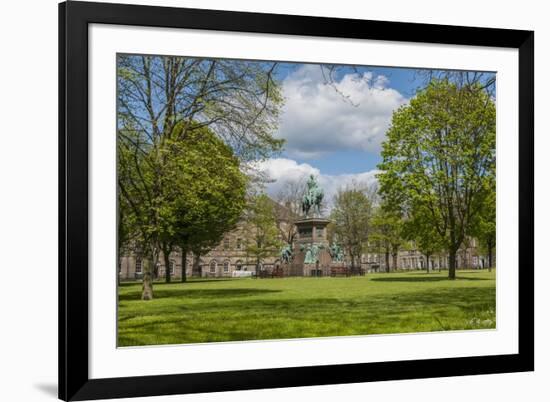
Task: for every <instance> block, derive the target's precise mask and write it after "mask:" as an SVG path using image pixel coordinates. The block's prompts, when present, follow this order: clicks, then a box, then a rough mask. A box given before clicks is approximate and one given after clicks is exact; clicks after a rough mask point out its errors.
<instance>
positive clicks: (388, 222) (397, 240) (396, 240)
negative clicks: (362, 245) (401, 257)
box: [371, 204, 403, 272]
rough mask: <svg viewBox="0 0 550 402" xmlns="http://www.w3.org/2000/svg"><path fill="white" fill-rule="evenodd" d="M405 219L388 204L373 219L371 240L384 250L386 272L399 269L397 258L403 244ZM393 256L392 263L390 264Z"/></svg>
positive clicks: (375, 213)
mask: <svg viewBox="0 0 550 402" xmlns="http://www.w3.org/2000/svg"><path fill="white" fill-rule="evenodd" d="M402 232H403V217H402V215H401V214H400V213H399V212H398V211H396V210H395V209H394V208H390V207H389V206H388V205H387V204H385V205H382V206H379V207H378V208H376V210H375V211H374V214H373V218H372V235H371V240H372V241H373V242H375V243H377V245H378V246H379V247H378V248H379V249H382V251H383V253H384V258H385V262H386V272H390V270H391V269H393V270H396V269H397V256H398V253H399V248H400V247H401V245H402V244H403V233H402ZM390 256H391V263H390Z"/></svg>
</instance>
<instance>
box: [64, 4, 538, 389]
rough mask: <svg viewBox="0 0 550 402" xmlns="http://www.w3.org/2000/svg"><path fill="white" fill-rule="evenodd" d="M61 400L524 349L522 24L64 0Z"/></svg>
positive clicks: (298, 380)
mask: <svg viewBox="0 0 550 402" xmlns="http://www.w3.org/2000/svg"><path fill="white" fill-rule="evenodd" d="M59 41H60V42H59V57H60V59H59V94H60V97H59V99H60V104H59V126H60V133H59V149H60V153H59V154H60V162H59V171H60V173H59V180H60V187H59V199H60V201H59V208H60V214H59V216H60V222H59V229H60V230H59V232H60V242H59V243H60V250H59V292H60V295H59V397H60V398H61V399H63V400H86V399H100V398H119V397H132V396H152V395H167V394H178V393H196V392H213V391H224V390H239V389H253V388H274V387H290V386H304V385H318V384H335V383H350V382H364V381H381V380H395V379H410V378H426V377H443V376H457V375H472V374H486V373H504V372H514V371H531V370H533V369H534V332H533V331H534V314H533V301H534V299H533V287H534V259H533V256H534V253H533V205H534V202H533V194H534V189H533V186H534V185H533V137H534V133H533V130H534V128H533V116H534V104H533V102H534V81H533V80H534V67H533V60H534V47H533V43H534V33H533V32H531V31H517V30H508V29H488V28H473V27H458V26H441V25H427V24H412V23H397V22H382V21H362V20H349V19H335V18H319V17H308V16H290V15H273V14H255V13H241V12H229V11H213V10H198V9H180V8H165V7H151V6H137V5H119V4H105V3H88V2H85V3H84V2H76V1H70V2H66V3H62V4H60V5H59Z"/></svg>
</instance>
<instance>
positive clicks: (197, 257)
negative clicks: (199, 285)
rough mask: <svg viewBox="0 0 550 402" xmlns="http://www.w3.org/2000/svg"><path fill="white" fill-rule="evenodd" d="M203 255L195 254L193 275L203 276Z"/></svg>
mask: <svg viewBox="0 0 550 402" xmlns="http://www.w3.org/2000/svg"><path fill="white" fill-rule="evenodd" d="M200 261H201V255H200V253H193V273H192V275H197V276H199V277H200V276H201V275H202V273H201V262H200Z"/></svg>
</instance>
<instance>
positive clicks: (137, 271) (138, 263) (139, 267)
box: [136, 259, 141, 274]
mask: <svg viewBox="0 0 550 402" xmlns="http://www.w3.org/2000/svg"><path fill="white" fill-rule="evenodd" d="M136 274H141V260H140V259H137V260H136Z"/></svg>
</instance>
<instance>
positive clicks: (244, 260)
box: [119, 223, 281, 281]
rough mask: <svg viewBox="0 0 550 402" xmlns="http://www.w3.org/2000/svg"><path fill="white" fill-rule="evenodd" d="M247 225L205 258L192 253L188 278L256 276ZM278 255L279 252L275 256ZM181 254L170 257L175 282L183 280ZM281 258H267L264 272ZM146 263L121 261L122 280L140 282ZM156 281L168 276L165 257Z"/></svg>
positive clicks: (132, 257) (132, 258)
mask: <svg viewBox="0 0 550 402" xmlns="http://www.w3.org/2000/svg"><path fill="white" fill-rule="evenodd" d="M245 230H246V229H245V225H244V224H243V223H240V224H238V225H237V227H236V228H235V229H234V230H233V231H231V232H229V233H227V234H226V235H225V237H224V238H223V239H222V241H221V242H220V243H219V244H218V245H217V246H216V247H214V248H213V249H212V250H210V251H209V252H208V253H206V254H205V255H202V256H198V257H196V256H194V255H193V254H192V253H188V255H187V269H186V275H187V276H188V277H190V276H201V277H231V276H236V275H237V274H233V273H234V272H235V271H239V273H242V276H246V275H247V274H246V273H248V272H250V275H255V274H256V261H255V260H254V258H253V257H252V256H250V255H247V252H246V247H245V241H246V232H245ZM274 254H275V253H274ZM181 262H182V261H181V253H180V252H179V251H174V252H172V253H171V254H170V272H171V276H172V278H174V280H176V281H177V280H178V279H181V272H182V263H181ZM280 263H281V260H280V258H279V255H278V253H277V255H275V256H273V257H268V258H265V259H264V261H263V262H262V264H261V265H260V269H262V270H263V269H267V270H271V269H273V268H277V267H279V266H280ZM142 270H143V267H142V261H141V259H140V258H139V257H138V256H135V255H129V256H124V257H122V258H121V262H120V267H119V277H120V279H121V280H134V279H140V278H141V277H142V275H143V271H142ZM154 275H155V277H156V278H164V277H165V276H166V267H165V264H164V258H163V257H162V256H161V258H159V263H158V264H157V267H156V268H155V270H154Z"/></svg>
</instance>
